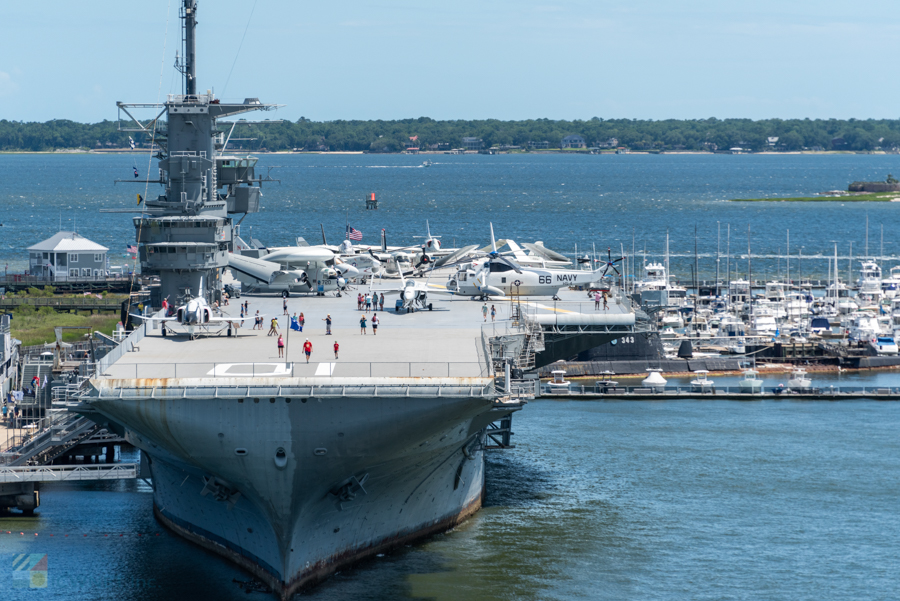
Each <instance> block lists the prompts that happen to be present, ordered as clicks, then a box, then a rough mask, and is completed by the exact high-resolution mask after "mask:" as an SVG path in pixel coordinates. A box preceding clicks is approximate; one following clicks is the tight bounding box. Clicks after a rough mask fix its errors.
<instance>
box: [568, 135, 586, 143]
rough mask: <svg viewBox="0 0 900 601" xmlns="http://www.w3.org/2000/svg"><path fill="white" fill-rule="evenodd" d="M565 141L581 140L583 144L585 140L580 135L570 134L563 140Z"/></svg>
mask: <svg viewBox="0 0 900 601" xmlns="http://www.w3.org/2000/svg"><path fill="white" fill-rule="evenodd" d="M563 140H581V141H582V142H583V141H584V138H583V137H581V136H579V135H578V134H569V135H568V136H566V137H565V138H563Z"/></svg>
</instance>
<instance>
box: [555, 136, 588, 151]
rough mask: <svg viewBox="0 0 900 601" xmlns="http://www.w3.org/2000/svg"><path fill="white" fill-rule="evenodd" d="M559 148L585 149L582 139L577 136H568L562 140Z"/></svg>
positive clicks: (585, 145)
mask: <svg viewBox="0 0 900 601" xmlns="http://www.w3.org/2000/svg"><path fill="white" fill-rule="evenodd" d="M560 148H587V144H586V143H585V141H584V138H582V137H581V136H579V135H578V134H569V135H568V136H566V137H565V138H563V139H562V144H561V146H560Z"/></svg>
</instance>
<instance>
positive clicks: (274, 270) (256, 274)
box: [228, 253, 283, 284]
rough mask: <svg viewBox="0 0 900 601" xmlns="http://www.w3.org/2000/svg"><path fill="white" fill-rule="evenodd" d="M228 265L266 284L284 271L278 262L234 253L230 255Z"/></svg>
mask: <svg viewBox="0 0 900 601" xmlns="http://www.w3.org/2000/svg"><path fill="white" fill-rule="evenodd" d="M228 267H230V268H231V269H233V270H235V271H239V272H240V273H242V274H244V275H246V276H249V277H251V278H254V279H256V280H258V281H260V282H262V283H264V284H271V283H272V280H274V279H275V278H276V277H277V276H278V274H280V273H283V270H282V269H281V265H279V264H278V263H274V262H272V261H265V260H263V259H254V258H252V257H244V256H242V255H236V254H234V253H232V254H229V255H228Z"/></svg>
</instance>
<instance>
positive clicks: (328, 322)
mask: <svg viewBox="0 0 900 601" xmlns="http://www.w3.org/2000/svg"><path fill="white" fill-rule="evenodd" d="M322 321H324V322H325V335H326V336H331V313H329V314H328V315H326V316H325V319H323V320H322Z"/></svg>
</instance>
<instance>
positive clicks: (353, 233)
mask: <svg viewBox="0 0 900 601" xmlns="http://www.w3.org/2000/svg"><path fill="white" fill-rule="evenodd" d="M347 238H348V239H349V240H356V241H357V242H359V241H360V240H362V232H361V231H359V230H356V229H353V228H352V227H350V226H349V225H348V226H347Z"/></svg>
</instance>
